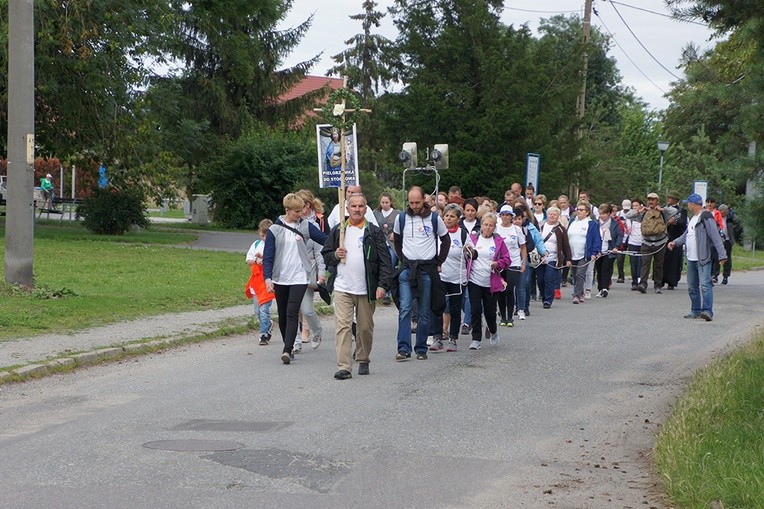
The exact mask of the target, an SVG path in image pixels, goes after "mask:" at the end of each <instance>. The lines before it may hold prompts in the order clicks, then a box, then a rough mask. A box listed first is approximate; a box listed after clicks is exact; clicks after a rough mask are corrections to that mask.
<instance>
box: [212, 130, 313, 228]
mask: <svg viewBox="0 0 764 509" xmlns="http://www.w3.org/2000/svg"><path fill="white" fill-rule="evenodd" d="M315 167H316V149H315V145H311V144H310V142H307V143H306V140H304V139H301V138H299V137H298V136H296V135H289V134H275V133H256V134H252V135H248V136H242V137H241V138H239V139H238V140H236V141H234V142H231V143H230V144H229V145H228V146H227V147H225V149H224V151H223V153H222V155H221V157H220V158H219V159H218V160H216V161H214V162H212V163H210V164H209V165H208V166H207V168H206V169H205V170H206V175H207V181H208V183H209V188H210V190H211V195H212V202H213V205H214V217H215V222H217V223H220V224H221V225H223V226H225V227H227V228H250V229H255V228H257V224H258V223H259V222H260V220H261V219H263V218H265V217H268V218H275V217H276V216H278V215H279V214H283V213H284V208H283V207H282V205H281V201H282V198H283V197H284V195H285V194H287V193H290V192H292V191H295V190H296V189H297V187H296V186H297V183H298V181H299V180H300V179H301V178H303V177H304V176H305V175H309V174H310V175H312V174H315V172H316V170H315Z"/></svg>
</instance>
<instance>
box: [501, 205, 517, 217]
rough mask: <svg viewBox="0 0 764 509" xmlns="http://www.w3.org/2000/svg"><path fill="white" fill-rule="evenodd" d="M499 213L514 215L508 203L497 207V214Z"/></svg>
mask: <svg viewBox="0 0 764 509" xmlns="http://www.w3.org/2000/svg"><path fill="white" fill-rule="evenodd" d="M501 214H511V215H512V216H514V215H515V211H514V210H512V207H511V206H509V205H502V206H501V208H500V209H499V215H501Z"/></svg>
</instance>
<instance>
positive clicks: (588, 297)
mask: <svg viewBox="0 0 764 509" xmlns="http://www.w3.org/2000/svg"><path fill="white" fill-rule="evenodd" d="M584 298H585V299H587V300H588V299H591V298H592V291H591V290H586V293H585V294H584Z"/></svg>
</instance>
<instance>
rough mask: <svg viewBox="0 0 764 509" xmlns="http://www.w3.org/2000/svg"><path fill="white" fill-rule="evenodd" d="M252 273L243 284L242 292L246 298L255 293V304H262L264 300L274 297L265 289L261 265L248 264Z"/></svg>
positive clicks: (268, 300)
mask: <svg viewBox="0 0 764 509" xmlns="http://www.w3.org/2000/svg"><path fill="white" fill-rule="evenodd" d="M250 269H251V270H252V275H251V276H250V278H249V281H247V284H246V286H244V294H245V295H246V296H247V298H248V299H251V298H252V297H254V296H255V295H257V304H258V305H260V306H262V305H263V304H265V303H266V302H270V301H272V300H273V299H275V298H276V296H275V295H274V294H272V293H268V291H267V290H266V289H265V278H264V277H263V266H262V265H258V264H257V263H255V264H253V265H250Z"/></svg>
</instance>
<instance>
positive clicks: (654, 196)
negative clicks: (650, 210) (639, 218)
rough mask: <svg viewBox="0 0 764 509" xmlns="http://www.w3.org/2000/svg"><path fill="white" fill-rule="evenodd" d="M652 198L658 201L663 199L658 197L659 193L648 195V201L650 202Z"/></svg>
mask: <svg viewBox="0 0 764 509" xmlns="http://www.w3.org/2000/svg"><path fill="white" fill-rule="evenodd" d="M650 198H655V199H656V200H660V199H661V197H660V196H658V194H657V193H650V194H648V195H647V199H648V200H649V199H650Z"/></svg>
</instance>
